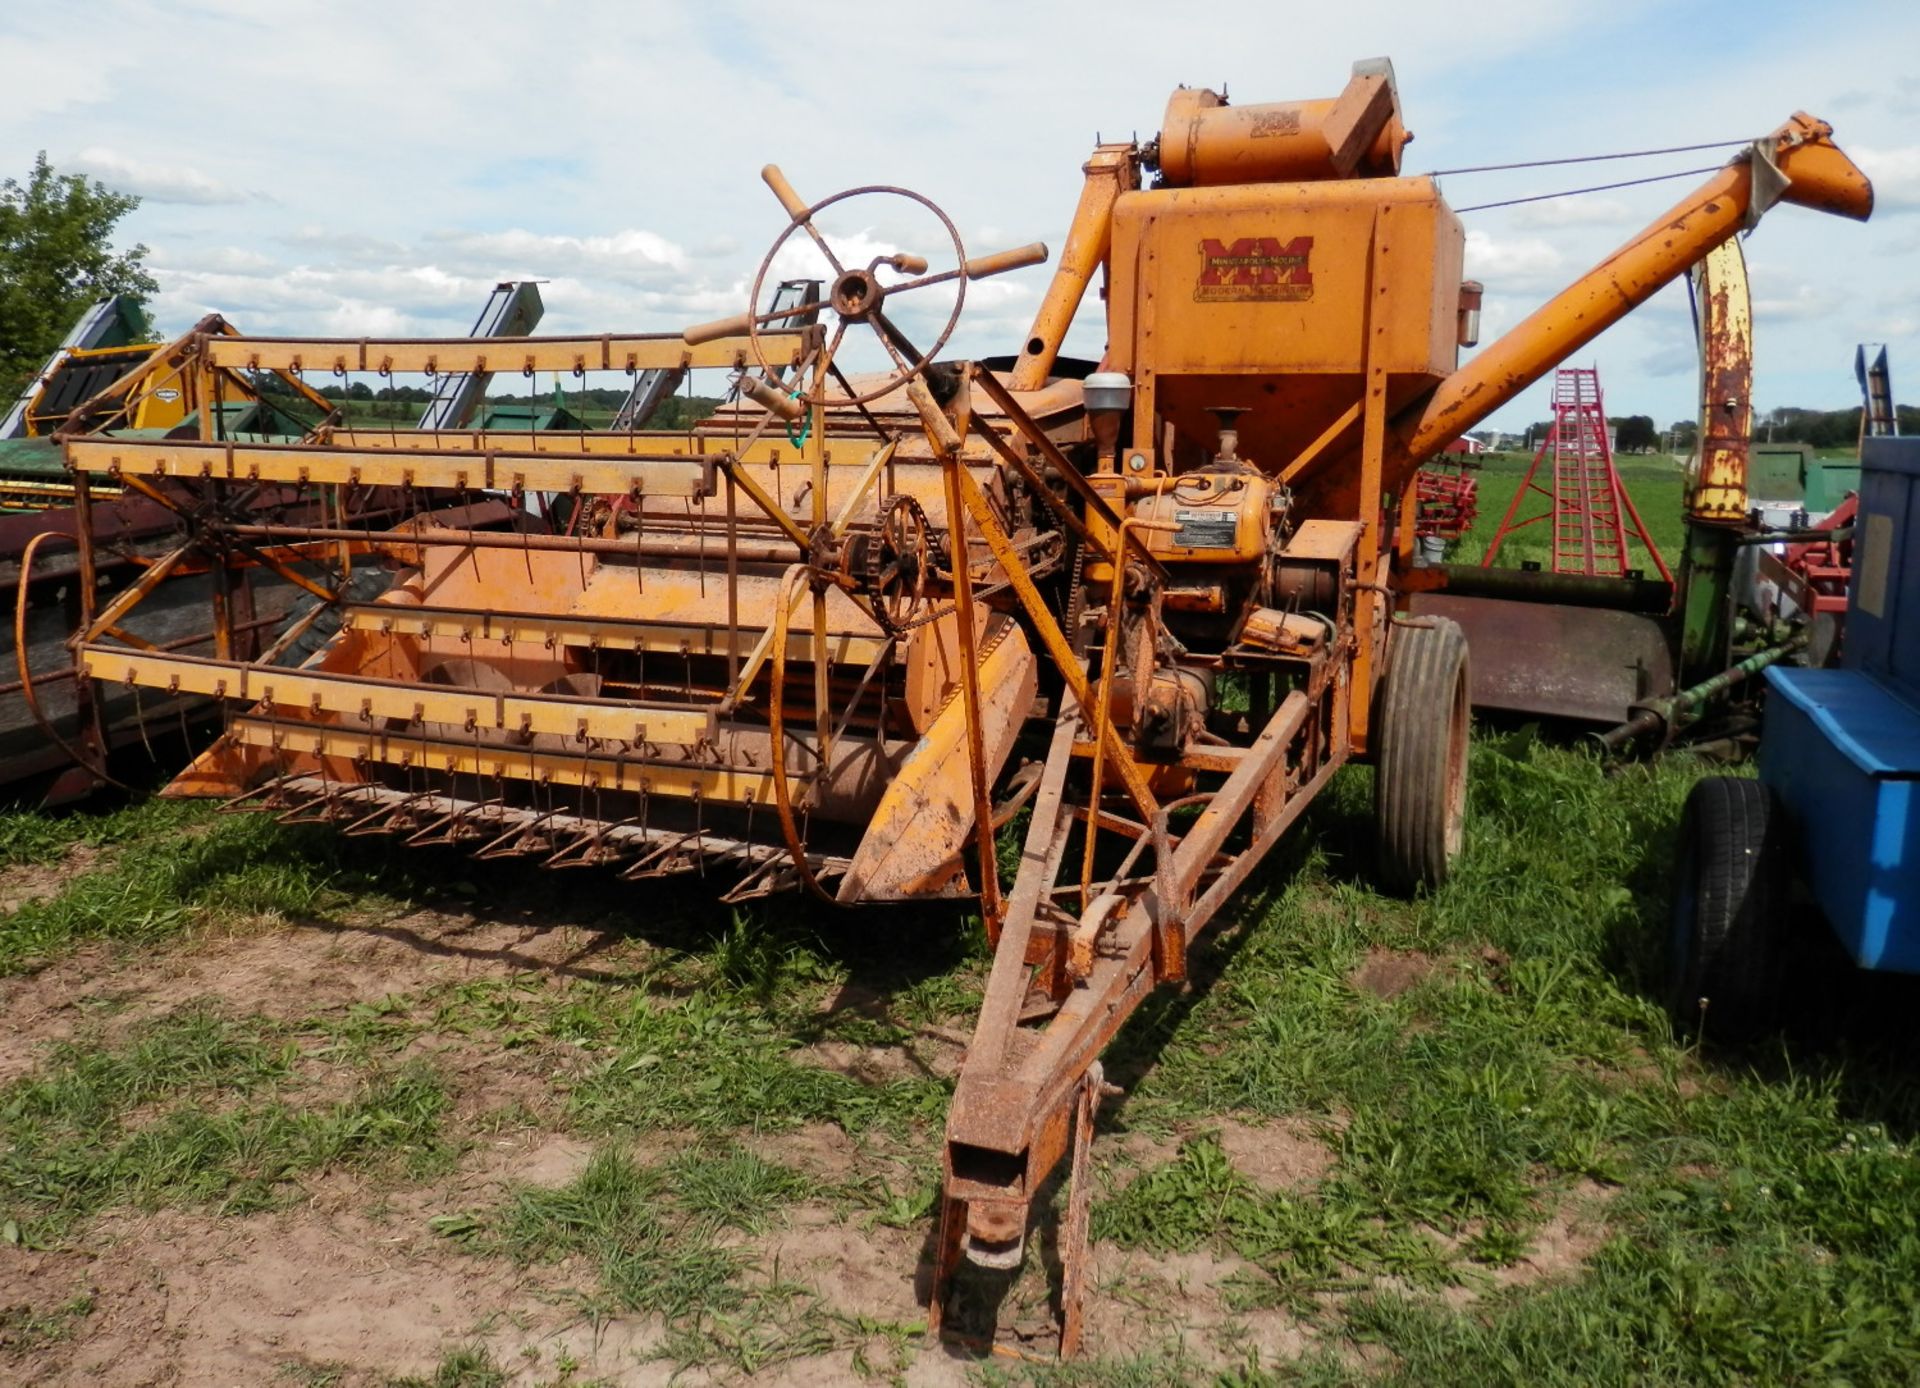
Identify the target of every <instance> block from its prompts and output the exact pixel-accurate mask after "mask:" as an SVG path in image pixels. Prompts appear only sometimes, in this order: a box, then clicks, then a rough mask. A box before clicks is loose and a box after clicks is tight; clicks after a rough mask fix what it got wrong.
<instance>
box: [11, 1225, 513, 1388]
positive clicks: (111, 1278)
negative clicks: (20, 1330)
mask: <svg viewBox="0 0 1920 1388" xmlns="http://www.w3.org/2000/svg"><path fill="white" fill-rule="evenodd" d="M93 1242H94V1246H95V1247H96V1248H98V1249H99V1250H100V1252H99V1256H98V1257H94V1258H84V1257H80V1256H78V1255H68V1254H55V1255H47V1254H34V1253H24V1252H21V1251H20V1250H17V1249H6V1250H0V1303H7V1304H11V1303H16V1302H33V1303H41V1302H45V1301H48V1300H64V1299H66V1298H67V1297H70V1296H73V1295H75V1294H76V1293H77V1291H85V1292H88V1293H90V1294H91V1296H92V1298H93V1309H92V1310H91V1312H90V1313H89V1314H88V1315H87V1316H86V1317H85V1318H84V1319H83V1320H81V1321H79V1322H78V1323H77V1324H76V1325H75V1326H74V1327H73V1333H72V1335H71V1338H70V1339H68V1340H67V1341H66V1342H65V1343H61V1344H57V1345H50V1346H45V1347H41V1348H37V1349H33V1350H29V1351H28V1352H27V1353H26V1354H24V1355H23V1356H20V1357H18V1358H16V1359H15V1360H14V1362H13V1365H12V1369H11V1370H10V1373H11V1374H17V1375H18V1377H17V1378H16V1379H15V1381H24V1382H31V1383H44V1384H99V1383H124V1384H134V1383H141V1384H147V1383H152V1384H196V1383H267V1382H271V1381H272V1380H273V1378H274V1376H275V1375H276V1374H277V1373H279V1371H280V1369H281V1367H282V1366H283V1365H285V1364H288V1363H290V1362H298V1363H308V1364H332V1363H347V1364H353V1365H360V1366H367V1367H370V1368H377V1369H379V1370H381V1371H383V1372H399V1373H421V1372H425V1371H429V1370H430V1369H431V1368H432V1366H433V1365H434V1364H435V1363H436V1362H438V1360H439V1358H440V1356H441V1355H442V1354H443V1353H445V1352H446V1350H447V1349H449V1348H451V1347H453V1346H455V1345H458V1344H461V1343H464V1342H465V1341H466V1340H468V1339H469V1338H471V1337H472V1336H473V1334H474V1331H475V1328H476V1326H477V1324H478V1318H479V1317H480V1316H482V1315H484V1314H486V1312H487V1311H488V1310H489V1309H496V1308H499V1309H504V1308H505V1307H507V1306H510V1305H513V1304H515V1303H516V1302H517V1301H519V1300H521V1299H522V1298H520V1297H518V1296H516V1295H515V1285H514V1283H515V1279H514V1278H513V1276H512V1275H511V1273H506V1272H501V1271H497V1270H494V1269H491V1268H484V1267H466V1266H458V1265H456V1264H455V1263H454V1262H448V1261H443V1260H431V1259H426V1258H422V1257H419V1256H417V1255H414V1254H411V1253H409V1252H407V1251H405V1250H403V1249H400V1248H397V1247H396V1246H395V1245H394V1243H393V1241H392V1240H391V1238H390V1237H389V1231H387V1230H385V1229H384V1228H381V1227H378V1226H371V1225H369V1223H368V1222H367V1221H366V1220H364V1219H361V1218H358V1217H356V1216H353V1215H350V1214H344V1215H343V1214H315V1213H309V1212H304V1211H303V1212H297V1213H290V1214H286V1215H280V1216H274V1217H270V1218H257V1219H249V1220H227V1221H223V1220H221V1219H219V1218H218V1217H217V1216H211V1215H184V1214H171V1213H170V1214H161V1215H153V1216H144V1217H140V1218H127V1219H116V1220H111V1221H103V1222H102V1224H101V1225H100V1226H99V1227H98V1228H97V1230H96V1237H95V1239H94V1241H93Z"/></svg>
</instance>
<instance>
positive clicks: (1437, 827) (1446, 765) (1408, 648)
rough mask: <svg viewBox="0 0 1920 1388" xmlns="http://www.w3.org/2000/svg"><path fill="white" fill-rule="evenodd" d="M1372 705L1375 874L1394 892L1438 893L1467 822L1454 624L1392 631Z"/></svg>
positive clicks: (1461, 651)
mask: <svg viewBox="0 0 1920 1388" xmlns="http://www.w3.org/2000/svg"><path fill="white" fill-rule="evenodd" d="M1376 707H1377V708H1378V710H1379V714H1378V717H1377V719H1376V722H1375V726H1376V728H1377V730H1378V733H1377V736H1378V744H1377V747H1376V749H1375V756H1374V791H1373V818H1374V825H1375V828H1376V831H1377V834H1378V839H1379V854H1380V873H1381V875H1382V876H1383V877H1384V878H1385V879H1386V881H1387V884H1388V885H1389V886H1391V887H1392V888H1394V889H1395V890H1396V891H1412V890H1413V889H1414V888H1416V887H1423V886H1424V887H1437V886H1439V885H1440V884H1441V883H1442V882H1444V881H1446V880H1447V870H1448V868H1449V867H1451V865H1452V863H1453V860H1454V857H1455V856H1456V855H1457V854H1458V853H1459V852H1460V845H1461V841H1462V839H1463V838H1464V829H1465V824H1466V817H1467V732H1468V692H1467V638H1466V635H1465V633H1463V632H1462V631H1461V630H1460V627H1459V625H1458V624H1457V623H1455V622H1451V621H1449V620H1447V619H1446V618H1444V617H1438V618H1422V619H1420V620H1419V622H1418V624H1417V625H1416V624H1414V623H1413V622H1403V623H1401V624H1399V625H1397V626H1396V627H1395V628H1394V633H1393V637H1392V641H1391V643H1390V644H1389V646H1388V648H1387V673H1386V677H1385V678H1384V679H1383V680H1382V682H1381V691H1380V697H1379V702H1378V704H1377V705H1376Z"/></svg>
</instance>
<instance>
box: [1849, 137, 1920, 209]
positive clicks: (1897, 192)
mask: <svg viewBox="0 0 1920 1388" xmlns="http://www.w3.org/2000/svg"><path fill="white" fill-rule="evenodd" d="M1848 153H1850V154H1851V155H1852V156H1853V162H1854V163H1856V164H1858V165H1859V166H1860V170H1861V172H1862V173H1864V174H1866V176H1867V177H1868V178H1870V179H1872V180H1873V211H1874V215H1875V216H1882V217H1884V216H1887V215H1890V214H1893V213H1899V212H1912V211H1914V210H1916V209H1920V145H1907V146H1905V147H1904V148H1901V149H1869V148H1867V147H1865V146H1861V147H1857V148H1855V149H1852V150H1849V151H1848Z"/></svg>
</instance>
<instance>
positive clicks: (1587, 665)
mask: <svg viewBox="0 0 1920 1388" xmlns="http://www.w3.org/2000/svg"><path fill="white" fill-rule="evenodd" d="M1408 611H1409V612H1411V613H1412V614H1413V615H1414V616H1416V617H1428V616H1431V617H1450V618H1452V619H1453V620H1454V621H1456V622H1458V623H1459V624H1460V626H1461V629H1462V630H1464V631H1465V632H1466V634H1467V646H1468V649H1469V650H1471V651H1472V653H1473V659H1472V663H1471V666H1470V670H1471V678H1472V681H1473V685H1472V696H1473V705H1474V707H1475V708H1481V709H1496V710H1499V711H1501V712H1508V713H1527V714H1532V715H1534V716H1536V717H1543V718H1568V719H1574V720H1576V721H1580V722H1588V723H1617V722H1620V721H1621V720H1622V719H1624V718H1625V717H1626V716H1627V713H1628V711H1629V710H1630V709H1631V708H1632V707H1633V706H1634V705H1635V704H1636V703H1639V702H1640V701H1641V700H1643V699H1652V698H1658V697H1660V696H1661V695H1664V694H1670V693H1672V692H1673V688H1674V683H1673V642H1672V637H1671V636H1670V634H1669V631H1668V627H1667V624H1666V623H1665V622H1663V621H1662V620H1660V619H1659V618H1656V617H1651V616H1648V615H1645V614H1643V613H1637V612H1619V611H1609V610H1607V609H1604V608H1599V607H1568V606H1564V605H1562V604H1559V603H1550V602H1538V601H1515V600H1510V599H1505V598H1491V597H1466V596H1461V595H1458V594H1455V593H1452V592H1440V593H1416V594H1414V595H1413V596H1412V598H1411V599H1410V601H1409V604H1408Z"/></svg>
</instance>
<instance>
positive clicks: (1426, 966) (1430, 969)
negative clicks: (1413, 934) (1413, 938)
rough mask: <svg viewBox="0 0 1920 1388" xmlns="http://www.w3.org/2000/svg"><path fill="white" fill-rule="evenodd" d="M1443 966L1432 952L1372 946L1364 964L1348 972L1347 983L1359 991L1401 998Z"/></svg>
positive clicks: (1379, 996)
mask: <svg viewBox="0 0 1920 1388" xmlns="http://www.w3.org/2000/svg"><path fill="white" fill-rule="evenodd" d="M1439 967H1440V965H1439V963H1438V961H1436V960H1435V959H1433V958H1432V956H1430V955H1426V954H1422V953H1421V952H1420V951H1418V950H1398V949H1370V950H1368V951H1367V957H1366V958H1365V959H1364V960H1362V961H1361V963H1360V966H1359V967H1358V968H1357V969H1355V970H1354V971H1353V972H1352V973H1350V974H1348V975H1347V983H1348V985H1349V986H1350V987H1352V988H1353V989H1354V990H1355V991H1356V992H1363V993H1372V994H1373V995H1374V996H1375V997H1377V998H1397V997H1399V996H1400V995H1401V994H1402V993H1405V992H1407V991H1409V990H1410V989H1413V988H1416V987H1418V986H1419V985H1420V984H1421V983H1424V982H1425V981H1426V980H1427V979H1428V978H1429V977H1431V976H1432V975H1433V973H1434V971H1435V970H1437V969H1438V968H1439Z"/></svg>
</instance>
